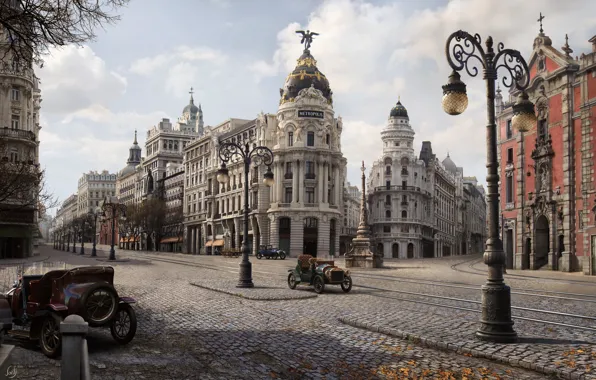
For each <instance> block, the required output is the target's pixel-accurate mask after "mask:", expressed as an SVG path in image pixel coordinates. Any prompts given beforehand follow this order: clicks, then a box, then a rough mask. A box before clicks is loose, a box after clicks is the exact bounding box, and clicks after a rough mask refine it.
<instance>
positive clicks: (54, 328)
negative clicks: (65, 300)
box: [39, 313, 62, 358]
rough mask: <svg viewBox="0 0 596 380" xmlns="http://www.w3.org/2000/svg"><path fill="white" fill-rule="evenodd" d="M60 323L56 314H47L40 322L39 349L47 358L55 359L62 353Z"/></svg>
mask: <svg viewBox="0 0 596 380" xmlns="http://www.w3.org/2000/svg"><path fill="white" fill-rule="evenodd" d="M60 322H62V318H61V317H60V316H59V315H57V314H56V313H49V314H48V315H46V316H45V317H43V320H42V321H41V331H40V333H39V347H40V348H41V352H43V354H44V355H45V356H47V357H48V358H56V357H58V356H60V354H61V353H62V335H60Z"/></svg>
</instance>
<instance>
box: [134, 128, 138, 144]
mask: <svg viewBox="0 0 596 380" xmlns="http://www.w3.org/2000/svg"><path fill="white" fill-rule="evenodd" d="M133 144H135V145H136V144H138V142H137V130H136V129H135V141H134V143H133Z"/></svg>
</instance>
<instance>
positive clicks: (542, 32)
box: [537, 12, 545, 35]
mask: <svg viewBox="0 0 596 380" xmlns="http://www.w3.org/2000/svg"><path fill="white" fill-rule="evenodd" d="M544 19H545V17H544V16H543V15H542V12H540V17H538V20H537V21H538V22H539V23H540V34H541V35H543V34H544V29H542V20H544Z"/></svg>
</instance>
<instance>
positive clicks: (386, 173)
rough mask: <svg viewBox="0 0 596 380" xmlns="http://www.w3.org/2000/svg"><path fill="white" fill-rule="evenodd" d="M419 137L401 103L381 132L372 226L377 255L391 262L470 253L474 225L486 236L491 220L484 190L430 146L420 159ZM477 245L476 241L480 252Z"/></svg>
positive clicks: (371, 191) (371, 192)
mask: <svg viewBox="0 0 596 380" xmlns="http://www.w3.org/2000/svg"><path fill="white" fill-rule="evenodd" d="M414 136H415V132H414V130H413V129H412V127H411V125H410V119H409V116H408V112H407V110H406V108H405V107H404V106H403V105H402V104H401V101H398V102H397V104H396V105H395V107H393V108H392V109H391V112H390V114H389V119H388V122H387V126H386V127H385V128H384V129H383V131H382V132H381V140H382V144H383V148H382V155H381V157H380V158H379V159H378V160H377V161H375V162H374V163H373V167H372V169H371V174H370V176H369V184H368V202H369V210H370V213H369V224H370V226H371V232H372V236H373V240H374V242H375V250H376V253H377V254H382V255H383V257H385V258H423V257H443V256H451V255H462V254H467V253H470V252H471V251H472V250H471V246H472V232H471V229H470V227H471V223H472V222H473V225H474V228H475V231H478V232H477V233H481V236H483V237H484V236H486V234H485V233H484V232H483V231H484V225H482V227H479V225H478V223H477V222H478V221H481V220H485V219H486V207H484V208H483V207H482V202H483V199H482V200H480V199H479V197H480V198H481V197H482V196H480V195H479V194H481V190H480V189H482V188H481V187H479V186H478V185H477V183H475V182H474V183H473V184H466V181H465V179H464V176H463V168H461V167H458V166H457V165H455V163H454V162H453V160H452V159H451V158H450V157H449V155H447V157H446V158H445V159H444V160H443V161H442V162H440V161H439V160H438V159H437V158H436V156H435V155H434V154H433V152H432V146H431V143H430V141H424V142H423V143H422V149H421V150H420V154H419V155H418V156H416V154H415V151H414ZM466 189H467V190H466ZM482 192H483V190H482ZM472 202H473V207H472ZM468 203H470V205H468ZM474 239H479V237H478V236H477V235H474ZM477 244H478V243H477V241H476V240H474V247H477ZM476 249H477V248H476Z"/></svg>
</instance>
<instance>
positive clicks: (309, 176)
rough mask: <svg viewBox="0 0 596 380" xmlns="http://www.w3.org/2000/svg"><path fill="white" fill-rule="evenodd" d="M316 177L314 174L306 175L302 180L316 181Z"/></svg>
mask: <svg viewBox="0 0 596 380" xmlns="http://www.w3.org/2000/svg"><path fill="white" fill-rule="evenodd" d="M316 178H317V176H316V175H315V173H306V174H305V175H304V179H316Z"/></svg>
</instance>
